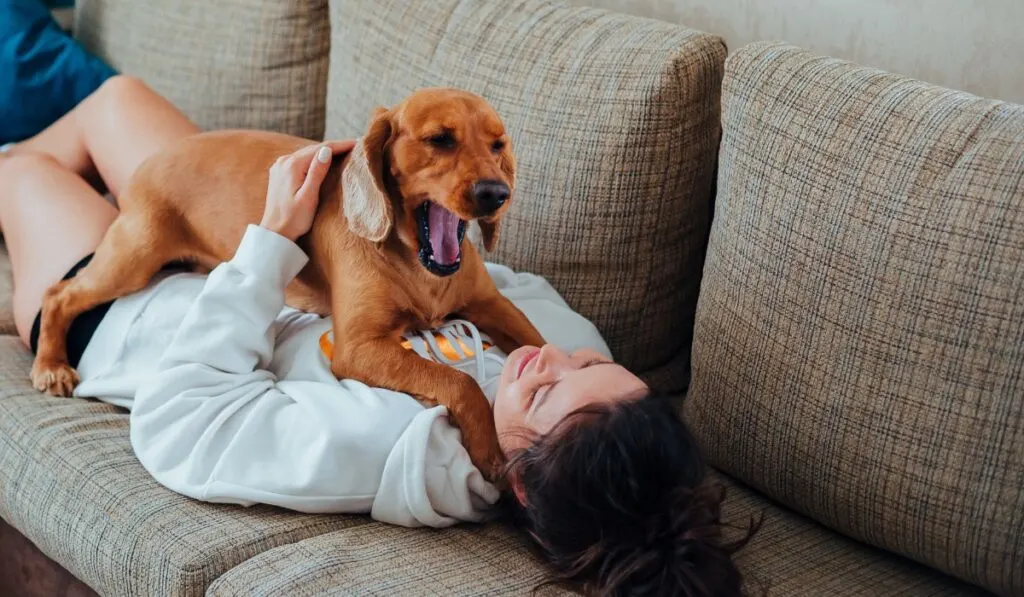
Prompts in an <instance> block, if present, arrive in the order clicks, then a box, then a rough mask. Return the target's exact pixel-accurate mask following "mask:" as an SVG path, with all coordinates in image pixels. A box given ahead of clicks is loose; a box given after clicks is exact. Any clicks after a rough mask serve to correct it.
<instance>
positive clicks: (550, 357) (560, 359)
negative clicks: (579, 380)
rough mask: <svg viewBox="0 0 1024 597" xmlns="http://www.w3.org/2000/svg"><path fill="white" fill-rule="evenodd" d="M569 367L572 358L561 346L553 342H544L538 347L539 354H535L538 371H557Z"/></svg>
mask: <svg viewBox="0 0 1024 597" xmlns="http://www.w3.org/2000/svg"><path fill="white" fill-rule="evenodd" d="M571 367H572V359H570V358H569V355H567V354H565V352H564V351H563V350H562V349H561V348H558V347H557V346H555V345H554V344H545V345H544V346H542V347H541V348H540V354H539V355H537V371H538V372H557V371H560V370H564V369H569V368H571Z"/></svg>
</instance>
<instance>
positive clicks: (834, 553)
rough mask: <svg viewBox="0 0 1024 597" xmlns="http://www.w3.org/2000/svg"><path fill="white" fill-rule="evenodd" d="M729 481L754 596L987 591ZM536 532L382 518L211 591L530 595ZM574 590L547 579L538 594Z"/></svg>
mask: <svg viewBox="0 0 1024 597" xmlns="http://www.w3.org/2000/svg"><path fill="white" fill-rule="evenodd" d="M719 478H720V479H721V480H722V481H723V482H724V483H725V484H726V486H727V487H728V494H727V495H728V498H727V502H726V507H725V516H726V519H727V520H728V521H729V522H733V523H735V524H741V523H745V522H746V521H749V519H750V516H751V515H752V514H754V515H758V514H760V513H761V512H764V514H765V522H764V526H763V527H762V530H761V531H760V532H759V533H758V534H757V535H755V538H754V539H753V540H752V542H751V543H750V544H749V546H748V547H747V548H746V549H745V550H744V551H742V552H741V555H739V556H737V559H736V561H737V564H738V565H739V566H740V569H741V571H742V572H743V573H744V575H745V578H746V579H747V586H748V588H749V589H751V594H752V595H758V594H760V593H759V592H758V591H759V590H760V589H768V590H769V592H768V594H769V595H771V596H772V597H785V596H799V597H820V596H821V595H844V596H846V595H863V596H865V597H867V596H871V597H874V596H876V595H900V596H905V597H918V596H920V597H924V596H927V597H960V596H964V597H966V596H972V595H982V594H984V592H983V591H980V590H978V589H974V588H972V587H970V586H969V585H966V584H965V583H962V582H958V581H956V580H953V579H951V578H949V577H947V576H945V575H943V574H940V573H937V572H934V571H931V570H929V569H927V568H925V567H924V566H921V565H920V564H915V563H913V562H910V561H908V560H905V559H903V558H900V557H896V556H893V555H892V554H888V553H886V552H883V551H881V550H878V549H874V548H870V547H867V546H864V545H862V544H859V543H857V542H855V541H852V540H850V539H846V538H843V537H840V536H839V535H837V534H835V533H833V532H831V531H828V530H826V529H825V528H824V527H822V526H821V525H819V524H817V523H815V522H813V521H811V520H808V519H806V518H803V517H801V516H799V515H796V514H792V513H790V512H787V511H785V510H782V509H780V508H778V507H775V506H772V505H770V504H768V503H767V502H766V501H765V500H764V499H763V498H760V497H758V496H757V495H756V494H755V493H753V492H751V491H750V490H748V489H744V488H742V487H739V486H736V485H735V484H733V483H731V482H730V481H728V480H727V479H724V478H721V477H719ZM526 545H527V544H526V539H525V538H523V537H521V536H519V535H518V534H516V533H514V532H512V531H511V530H509V529H508V528H506V527H503V526H500V525H497V524H493V525H487V526H482V527H474V526H468V525H467V526H462V527H457V528H453V529H447V530H444V531H439V532H434V531H425V530H410V529H402V528H398V527H392V526H388V525H383V524H378V523H373V524H369V525H363V526H359V527H354V528H351V529H345V530H341V531H337V532H334V533H330V534H327V535H321V536H319V537H314V538H312V539H307V540H305V541H302V542H299V543H296V544H294V545H286V546H282V547H279V548H277V549H274V550H270V551H267V552H264V553H262V554H260V555H259V556H256V557H255V558H253V559H251V560H249V561H247V562H245V563H244V564H241V565H239V566H238V567H237V568H235V569H233V570H231V571H229V572H227V573H225V574H224V575H223V576H221V577H220V578H218V579H217V580H216V581H214V583H213V584H212V585H210V589H209V591H208V593H207V594H208V595H217V596H222V597H228V596H239V597H241V596H243V595H244V596H254V597H258V596H266V597H272V596H276V595H291V596H295V597H304V596H308V597H314V596H319V595H382V596H383V595H387V596H388V597H391V596H396V597H399V596H409V597H419V596H420V595H465V596H470V595H480V596H484V595H486V596H491V595H510V596H512V595H529V594H531V593H530V591H531V590H532V589H533V588H534V587H535V586H538V585H539V584H540V583H542V582H543V581H544V578H545V569H544V567H543V565H542V564H541V563H540V562H539V561H538V560H537V559H536V558H534V557H533V556H532V555H531V552H530V551H529V550H528V549H527V547H526ZM563 594H571V593H569V592H568V591H566V590H565V589H563V588H559V587H553V586H547V587H544V589H542V590H541V591H539V592H538V595H541V596H544V595H563Z"/></svg>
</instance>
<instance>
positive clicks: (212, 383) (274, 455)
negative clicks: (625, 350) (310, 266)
mask: <svg viewBox="0 0 1024 597" xmlns="http://www.w3.org/2000/svg"><path fill="white" fill-rule="evenodd" d="M306 261H307V257H306V255H305V254H304V253H303V252H302V250H301V249H299V248H298V246H296V245H295V244H294V243H292V242H291V241H289V240H287V239H285V238H284V237H281V236H279V235H277V234H274V233H273V232H269V231H267V230H265V229H262V228H259V227H256V226H250V227H249V228H248V229H247V230H246V233H245V236H244V238H243V239H242V243H241V245H240V247H239V248H238V251H237V252H236V254H235V256H234V258H233V259H232V260H231V261H229V262H226V263H223V264H221V265H220V266H219V267H217V268H216V269H215V270H214V271H213V272H211V273H210V275H209V276H202V275H198V274H191V273H179V274H173V275H165V276H164V277H162V278H160V279H158V280H157V281H155V282H154V283H153V284H151V285H150V286H149V287H148V288H146V289H144V290H142V291H140V292H138V293H135V294H132V295H129V296H127V297H124V298H121V299H119V300H117V301H116V302H115V303H114V304H113V305H112V306H111V308H110V310H109V311H108V313H107V315H106V317H105V318H104V320H103V322H102V323H101V324H100V326H99V327H98V328H97V330H96V333H95V335H94V336H93V338H92V341H91V342H90V343H89V346H88V348H87V349H86V351H85V354H84V355H83V356H82V360H81V363H80V364H79V368H78V371H79V374H80V376H81V378H82V383H81V384H80V385H79V386H78V388H77V389H76V391H75V395H76V396H83V397H95V398H99V399H100V400H104V401H106V402H109V403H111V404H116V405H119V406H122V407H125V408H127V409H130V410H131V419H130V421H131V423H130V424H131V442H132V446H133V448H134V450H135V453H136V455H137V456H138V458H139V460H140V462H141V463H142V465H143V466H144V467H145V468H146V470H148V471H149V472H150V473H151V474H152V475H153V477H154V478H155V479H156V480H157V481H159V482H160V483H162V484H163V485H165V486H167V487H168V488H170V489H172V490H174V491H177V492H179V493H182V494H184V495H187V496H190V497H193V498H196V499H200V500H205V501H209V502H218V503H233V504H240V505H252V504H255V503H266V504H273V505H277V506H281V507H283V508H289V509H292V510H298V511H301V512H346V513H367V512H368V513H370V514H371V516H372V517H373V518H374V519H376V520H380V521H383V522H389V523H393V524H399V525H404V526H432V527H443V526H448V525H451V524H454V523H455V522H457V521H479V520H481V519H483V517H484V516H485V514H486V512H487V509H488V506H489V505H491V504H493V503H494V502H495V501H496V500H497V498H498V492H497V490H496V489H495V488H494V487H493V486H492V485H491V484H489V483H488V482H487V481H485V480H484V478H483V476H482V475H481V474H480V472H479V471H478V470H477V469H476V468H475V467H473V465H472V464H471V463H470V460H469V456H468V454H467V453H466V451H465V449H463V447H462V444H461V441H460V440H461V436H460V433H459V431H458V429H456V428H455V427H453V426H452V425H451V424H450V423H449V421H448V417H447V410H446V409H445V408H444V407H443V406H437V407H433V408H425V407H423V406H422V405H421V404H420V403H419V402H417V401H416V400H414V399H413V398H412V397H410V396H408V395H407V394H402V393H399V392H393V391H390V390H384V389H380V388H371V387H369V386H367V385H365V384H363V383H361V382H358V381H354V380H343V381H340V382H339V381H338V380H336V379H335V378H334V376H333V374H332V373H331V371H330V362H329V360H328V359H327V357H326V354H325V351H324V349H323V347H322V345H323V344H324V343H325V342H329V341H330V337H331V335H330V329H331V321H330V319H325V318H321V317H318V316H316V315H311V314H308V313H303V312H300V311H297V310H295V309H291V308H289V307H285V305H284V288H285V287H286V286H287V285H288V284H289V283H290V282H291V280H292V279H293V278H294V277H295V275H297V274H298V272H299V271H300V270H301V269H302V267H303V266H304V265H305V264H306ZM487 271H488V273H489V274H490V275H491V277H492V278H493V279H494V281H495V284H496V285H497V287H498V289H499V291H500V292H502V294H504V295H505V296H507V297H508V298H509V299H510V300H511V301H512V302H513V303H515V304H516V306H518V307H519V308H520V309H521V310H522V311H523V312H524V313H525V314H526V316H527V317H528V318H529V319H530V320H531V321H532V322H533V324H534V325H535V326H537V329H538V330H539V331H540V332H541V334H542V335H543V336H544V337H545V339H546V340H547V341H549V342H552V343H554V344H556V345H559V346H561V347H562V348H564V349H566V350H575V349H577V348H581V347H588V348H593V349H595V350H598V351H599V352H602V353H604V354H606V355H609V356H610V353H609V351H608V347H607V345H606V344H605V342H604V341H603V339H602V338H601V336H600V334H599V333H598V332H597V329H596V328H595V327H594V326H593V325H592V324H591V323H590V322H589V321H587V320H586V319H584V318H583V317H582V316H580V315H579V314H577V313H575V312H573V311H572V310H571V309H570V308H569V306H568V305H567V304H566V303H565V301H563V300H562V299H561V297H559V296H558V294H557V292H555V290H554V289H553V288H552V287H551V286H550V285H549V284H548V283H547V282H546V281H545V280H544V279H543V278H540V277H538V276H534V275H531V274H522V273H519V274H517V273H513V272H512V271H511V270H509V269H508V268H506V267H502V266H498V265H493V264H487ZM406 339H407V340H408V343H409V345H410V348H411V349H412V350H415V351H416V352H417V353H418V354H419V355H420V356H422V357H424V358H429V359H432V360H435V361H438V362H442V363H446V364H448V365H450V366H453V367H457V368H458V369H460V370H462V371H464V372H465V373H467V374H469V375H471V376H472V377H473V378H474V379H476V381H477V382H478V383H479V384H480V386H481V388H482V389H483V390H484V393H485V394H486V395H487V397H488V399H489V400H491V402H492V403H493V401H494V396H495V394H496V392H497V382H498V379H499V376H500V373H501V368H502V365H503V363H504V358H505V355H504V354H503V353H502V352H501V351H500V350H499V349H498V348H497V347H487V346H486V343H487V342H488V339H487V338H486V337H485V336H482V335H481V333H480V332H479V331H478V330H477V329H476V327H474V326H473V325H472V324H471V323H469V322H464V321H456V322H451V323H448V324H446V325H445V326H444V327H443V328H441V329H440V330H436V331H435V332H434V333H430V332H425V333H420V334H407V335H406ZM438 339H440V343H439V342H438Z"/></svg>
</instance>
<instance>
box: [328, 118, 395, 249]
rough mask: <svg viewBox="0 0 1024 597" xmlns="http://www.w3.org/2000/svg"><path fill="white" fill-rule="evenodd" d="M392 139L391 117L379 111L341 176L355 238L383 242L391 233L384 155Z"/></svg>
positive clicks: (346, 213)
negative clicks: (356, 236) (357, 236)
mask: <svg viewBox="0 0 1024 597" xmlns="http://www.w3.org/2000/svg"><path fill="white" fill-rule="evenodd" d="M390 138H391V114H390V112H388V111H387V110H385V109H383V108H378V109H377V111H376V113H375V114H374V117H373V122H371V123H370V129H369V130H368V131H367V133H366V136H365V137H363V138H362V139H360V140H359V142H358V143H356V146H355V148H354V149H353V150H352V154H351V157H350V158H349V162H348V164H346V165H345V170H344V172H342V173H341V186H342V189H343V191H344V193H345V195H344V197H343V199H342V210H343V211H344V213H345V219H346V220H348V227H349V229H351V230H352V232H354V233H355V234H357V235H359V236H361V237H363V238H365V239H367V240H369V241H373V242H380V241H382V240H384V239H385V238H387V237H388V234H390V233H391V225H392V223H393V222H394V213H393V211H392V208H391V201H390V200H389V199H388V191H387V185H386V184H385V182H384V176H385V170H384V151H385V146H386V145H387V142H388V140H389V139H390Z"/></svg>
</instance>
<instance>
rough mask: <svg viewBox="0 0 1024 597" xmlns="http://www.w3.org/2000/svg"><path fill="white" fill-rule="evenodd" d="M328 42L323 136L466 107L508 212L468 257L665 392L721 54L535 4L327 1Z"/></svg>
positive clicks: (692, 39) (686, 337) (695, 233)
mask: <svg viewBox="0 0 1024 597" xmlns="http://www.w3.org/2000/svg"><path fill="white" fill-rule="evenodd" d="M331 28H332V41H331V64H330V76H329V81H328V93H327V98H328V100H327V104H328V107H327V134H328V136H330V137H349V136H358V135H361V134H363V133H364V131H365V129H366V126H367V124H368V123H369V119H370V117H371V115H372V112H373V110H374V108H375V107H377V106H379V105H384V106H389V105H393V104H394V103H396V102H398V101H400V100H401V99H402V98H404V97H406V96H407V95H408V94H409V93H411V92H412V91H414V90H416V89H417V88H421V87H429V86H451V87H458V88H462V89H467V90H469V91H472V92H475V93H478V94H480V95H482V96H483V97H484V98H486V99H487V100H488V101H489V102H490V103H491V104H492V105H493V106H494V107H495V109H496V110H497V111H498V113H499V114H500V115H501V116H502V118H503V120H504V122H505V125H506V128H507V130H508V132H509V135H510V136H511V138H512V142H513V146H514V149H515V152H516V155H517V158H518V169H517V177H516V178H517V181H516V182H517V187H516V193H515V198H514V200H513V201H514V202H513V206H512V209H511V211H510V212H509V214H508V215H507V216H506V217H505V219H504V222H503V224H502V232H501V240H500V242H499V243H498V249H497V251H496V252H495V253H494V254H490V255H485V258H487V259H489V260H493V261H499V262H503V263H505V264H507V265H509V266H510V267H512V268H514V269H518V270H525V271H530V272H533V273H537V274H540V275H543V276H545V277H546V278H547V279H548V280H549V281H550V282H551V283H552V284H553V285H554V286H555V287H556V288H557V289H558V290H559V292H561V293H562V295H563V296H564V297H565V298H566V300H567V301H568V302H569V303H570V304H571V305H572V306H573V307H574V308H575V309H577V310H578V311H580V312H581V313H582V314H583V315H584V316H586V317H588V318H590V319H591V320H592V321H593V322H594V323H595V324H597V326H598V327H599V328H600V330H601V332H602V333H603V334H604V336H605V338H606V339H607V340H608V342H609V345H610V346H611V348H612V351H613V352H614V354H615V356H616V357H617V358H618V360H619V361H621V362H623V363H624V364H626V365H627V366H629V367H632V368H633V369H634V370H637V371H638V372H642V373H648V374H650V375H651V376H652V377H654V378H658V379H659V380H660V381H663V382H664V384H665V385H666V386H674V387H675V389H678V388H680V387H681V385H682V383H683V381H684V380H683V377H684V376H685V369H686V364H687V362H688V354H684V353H685V352H686V351H687V350H688V347H689V343H690V337H691V333H692V320H693V311H694V309H695V308H696V293H697V289H698V285H699V277H700V267H701V263H702V261H703V250H704V244H705V242H706V239H707V226H708V222H709V217H710V188H711V185H712V182H713V168H714V160H715V150H716V144H717V142H718V139H719V136H720V135H719V130H720V129H719V123H718V121H719V107H718V106H719V85H720V82H721V77H722V71H723V64H724V59H725V47H724V45H723V43H722V41H721V40H720V39H719V38H717V37H714V36H711V35H707V34H704V33H700V32H697V31H693V30H690V29H685V28H682V27H678V26H675V25H671V24H668V23H661V22H658V21H653V20H645V19H640V18H635V17H629V16H625V15H618V14H614V13H610V12H606V11H602V10H598V9H588V8H566V7H565V6H564V5H563V4H561V3H551V2H545V1H541V0H525V1H522V2H506V1H504V0H478V1H475V2H463V1H461V0H438V1H434V2H406V1H404V0H386V1H384V2H335V3H332V6H331ZM673 358H675V361H674V362H673ZM659 366H660V367H659ZM659 372H661V373H662V374H664V375H661V376H659V375H658V373H659Z"/></svg>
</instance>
